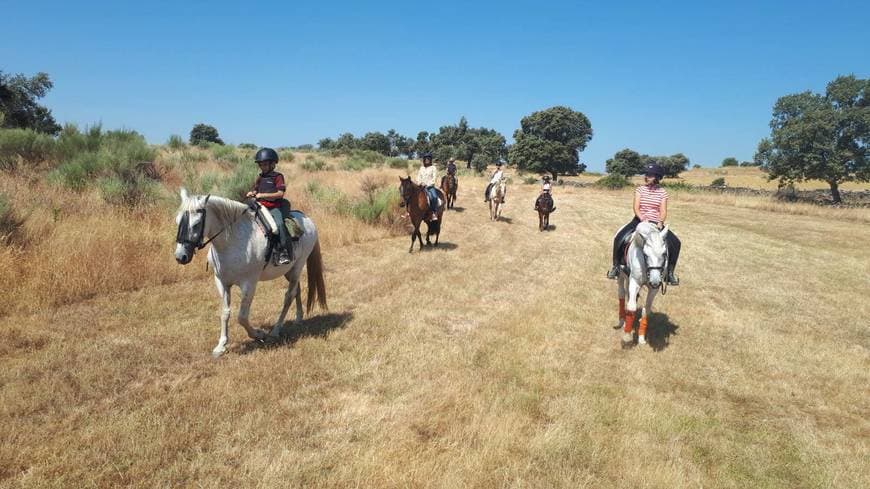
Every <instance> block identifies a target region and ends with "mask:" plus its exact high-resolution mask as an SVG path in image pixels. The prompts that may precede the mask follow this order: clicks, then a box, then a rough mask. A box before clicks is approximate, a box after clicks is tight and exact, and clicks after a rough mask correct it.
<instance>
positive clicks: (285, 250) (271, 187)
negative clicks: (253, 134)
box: [246, 148, 293, 265]
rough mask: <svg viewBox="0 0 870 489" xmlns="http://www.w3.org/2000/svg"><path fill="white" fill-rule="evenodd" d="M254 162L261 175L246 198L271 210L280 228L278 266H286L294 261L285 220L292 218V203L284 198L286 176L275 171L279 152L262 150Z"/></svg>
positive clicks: (269, 149) (270, 149)
mask: <svg viewBox="0 0 870 489" xmlns="http://www.w3.org/2000/svg"><path fill="white" fill-rule="evenodd" d="M254 161H256V162H257V166H259V167H260V174H259V175H258V176H257V179H256V180H255V181H254V187H253V189H252V190H251V191H250V192H248V193H247V194H246V197H253V198H255V199H257V202H258V203H259V204H260V205H262V206H263V207H265V208H266V209H268V210H269V214H271V215H272V219H274V220H275V224H276V225H277V227H278V239H279V241H280V243H281V247H280V249H279V250H278V261H277V263H278V265H286V264H288V263H290V262H291V261H292V260H293V248H292V246H293V245H292V243H291V241H290V233H288V232H287V226H286V225H285V224H284V219H287V218H289V217H290V201H288V200H287V199H285V198H284V192H286V190H287V185H286V183H285V182H284V175H282V174H280V173H278V172H276V171H275V166H277V165H278V152H277V151H275V150H274V149H272V148H262V149H260V150H259V151H257V154H256V155H254Z"/></svg>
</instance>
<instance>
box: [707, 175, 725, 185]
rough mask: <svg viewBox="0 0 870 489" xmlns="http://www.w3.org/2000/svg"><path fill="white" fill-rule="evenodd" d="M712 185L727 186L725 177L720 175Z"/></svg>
mask: <svg viewBox="0 0 870 489" xmlns="http://www.w3.org/2000/svg"><path fill="white" fill-rule="evenodd" d="M710 185H711V186H713V187H724V186H725V178H723V177H719V178H717V179H715V180H713V181H712V182H710Z"/></svg>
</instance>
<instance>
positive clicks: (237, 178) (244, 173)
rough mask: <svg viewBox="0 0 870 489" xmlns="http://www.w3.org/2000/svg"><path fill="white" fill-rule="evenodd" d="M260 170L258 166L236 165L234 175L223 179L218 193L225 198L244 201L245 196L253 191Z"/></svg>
mask: <svg viewBox="0 0 870 489" xmlns="http://www.w3.org/2000/svg"><path fill="white" fill-rule="evenodd" d="M259 173H260V169H259V168H257V165H253V164H251V165H236V167H235V168H233V171H232V173H230V174H229V175H227V176H226V177H223V178H222V179H221V180H220V183H218V185H217V187H218V193H220V194H221V195H223V196H224V197H227V198H230V199H236V200H244V199H245V194H246V193H248V191H250V190H251V187H253V185H254V181H255V180H256V179H257V175H258V174H259Z"/></svg>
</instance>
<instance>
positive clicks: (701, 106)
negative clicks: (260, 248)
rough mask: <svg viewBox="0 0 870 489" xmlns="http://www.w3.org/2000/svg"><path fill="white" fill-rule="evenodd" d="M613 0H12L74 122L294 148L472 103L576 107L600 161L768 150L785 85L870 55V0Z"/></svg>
mask: <svg viewBox="0 0 870 489" xmlns="http://www.w3.org/2000/svg"><path fill="white" fill-rule="evenodd" d="M79 3H81V4H82V5H77V4H79ZM605 3H606V2H582V1H569V2H562V1H536V2H454V1H433V2H422V3H421V2H380V3H377V2H371V3H368V2H353V3H351V2H244V3H243V2H239V3H238V4H236V3H229V2H221V1H210V2H205V1H197V2H162V1H161V2H152V1H149V2H45V1H38V2H22V1H15V0H12V1H9V0H0V12H2V14H0V25H2V26H3V41H2V42H0V70H3V71H4V72H12V73H19V72H21V73H25V74H28V75H32V74H34V73H36V72H38V71H45V72H47V73H49V75H51V78H52V80H53V81H54V83H55V88H54V89H53V90H52V91H51V93H50V94H49V96H48V97H46V98H45V99H43V103H44V104H45V105H47V106H48V107H49V108H51V109H52V110H53V113H54V115H55V117H56V118H57V119H58V121H60V122H75V123H78V124H80V125H86V124H90V123H93V122H99V121H101V122H102V123H103V126H104V127H106V128H118V127H121V126H123V127H127V128H130V129H135V130H137V131H139V132H141V133H143V134H144V135H145V136H146V137H147V138H148V140H149V141H151V142H153V143H162V142H165V141H166V139H167V138H168V137H169V136H170V135H171V134H179V135H182V136H184V137H185V139H186V138H187V136H188V134H189V132H190V128H191V127H192V126H193V125H194V124H196V123H198V122H204V123H207V124H211V125H214V126H215V127H217V128H218V130H219V131H220V134H221V136H222V137H223V139H224V140H225V141H227V142H231V143H240V142H253V143H255V144H260V145H271V146H282V145H297V144H303V143H316V142H317V140H318V139H320V138H323V137H327V136H329V137H335V136H337V135H338V134H340V133H342V132H352V133H354V134H356V135H357V136H360V135H362V134H363V133H365V132H367V131H374V130H378V131H386V130H388V129H390V128H395V129H396V130H398V131H399V132H401V133H403V134H406V135H409V136H416V133H417V132H418V131H420V130H428V131H437V129H438V127H440V126H442V125H445V124H452V123H455V122H456V121H458V120H459V117H460V116H462V115H465V116H466V117H467V118H468V121H469V123H470V124H471V125H472V126H475V127H477V126H486V127H492V128H495V129H497V130H499V131H501V132H502V133H503V134H504V135H505V136H506V137H507V138H508V141H509V142H510V141H512V134H513V131H514V130H515V129H516V128H517V127H519V121H520V119H521V118H522V117H523V116H525V115H527V114H529V113H531V112H533V111H535V110H539V109H544V108H546V107H549V106H552V105H567V106H569V107H571V108H573V109H575V110H579V111H581V112H583V113H584V114H586V116H587V117H589V119H590V120H591V122H592V127H593V130H594V131H595V134H594V137H593V139H592V141H591V143H590V144H589V146H588V148H587V149H586V151H584V152H583V153H581V155H580V158H581V161H584V162H586V163H587V164H588V166H589V170H592V171H600V170H602V169H603V166H604V161H605V160H606V159H607V158H609V157H610V156H612V155H613V153H615V152H616V151H618V150H620V149H622V148H625V147H629V148H632V149H635V150H637V151H639V152H642V153H648V154H672V153H676V152H683V153H685V154H686V155H687V156H688V157H689V158H690V159H691V160H692V162H693V163H700V164H703V165H705V166H716V165H718V164H719V162H720V161H721V160H722V159H723V158H725V157H727V156H734V157H736V158H738V159H740V160H746V159H751V158H752V155H753V153H754V151H755V147H756V144H757V143H758V140H759V139H760V138H762V137H764V136H766V135H768V134H769V129H768V126H767V124H768V122H769V120H770V113H771V107H772V105H773V103H774V102H775V100H776V99H777V97H779V96H782V95H785V94H788V93H794V92H799V91H803V90H813V91H818V92H821V91H824V88H825V85H826V83H827V82H828V81H830V80H831V79H833V78H835V77H836V76H837V75H839V74H849V73H854V74H856V75H858V76H861V77H866V76H868V71H870V32H868V20H867V19H868V18H870V2H868V1H866V0H864V1H831V2H818V1H813V2H810V1H802V0H799V1H776V2H757V1H743V0H732V1H729V2H721V3H720V4H718V5H707V4H706V2H697V1H671V2H668V1H665V2H649V1H646V2H611V3H612V4H613V5H608V6H605V5H604V4H605ZM84 4H87V5H84Z"/></svg>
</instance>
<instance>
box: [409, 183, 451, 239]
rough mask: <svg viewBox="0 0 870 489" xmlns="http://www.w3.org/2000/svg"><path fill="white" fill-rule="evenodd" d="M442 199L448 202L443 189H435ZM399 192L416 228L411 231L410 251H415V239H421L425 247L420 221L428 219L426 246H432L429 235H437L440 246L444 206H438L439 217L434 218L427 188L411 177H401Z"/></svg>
mask: <svg viewBox="0 0 870 489" xmlns="http://www.w3.org/2000/svg"><path fill="white" fill-rule="evenodd" d="M435 190H436V191H437V192H438V194H439V196H440V197H441V200H442V201H444V202H447V199H446V197H445V196H444V192H442V191H441V189H437V188H436V189H435ZM399 194H400V195H401V196H402V202H401V204H399V205H401V206H403V207H407V208H408V215H409V216H411V224H413V226H414V230H413V231H411V247H410V248H408V253H412V252H413V251H414V240H416V239H418V238H419V239H420V249H421V250H422V249H423V236H422V235H421V234H420V223H421V222H422V221H426V246H431V245H432V242H431V241H430V240H429V236H431V235H433V234H434V235H435V246H438V238H439V237H440V236H441V223H442V221H443V219H444V206H443V205H440V206H438V210H437V211H436V212H435V215H436V216H437V219H432V213H431V212H429V196H428V195H426V189H425V188H424V187H423V186H422V185H417V184H416V183H414V182H412V181H411V177H408V178H402V177H399Z"/></svg>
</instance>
